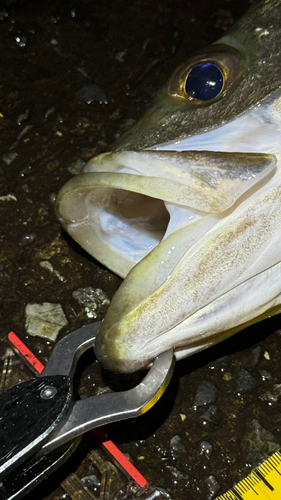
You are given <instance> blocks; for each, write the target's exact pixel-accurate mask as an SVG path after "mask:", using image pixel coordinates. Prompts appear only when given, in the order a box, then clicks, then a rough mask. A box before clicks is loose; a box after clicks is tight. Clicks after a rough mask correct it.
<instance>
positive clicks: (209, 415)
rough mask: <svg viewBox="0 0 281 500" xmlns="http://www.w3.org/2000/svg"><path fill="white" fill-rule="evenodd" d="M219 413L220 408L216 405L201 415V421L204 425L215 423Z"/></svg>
mask: <svg viewBox="0 0 281 500" xmlns="http://www.w3.org/2000/svg"><path fill="white" fill-rule="evenodd" d="M217 413H218V407H217V406H216V405H211V406H210V408H208V410H207V411H205V413H203V414H202V415H200V417H199V418H200V419H202V420H203V424H206V423H214V422H215V420H216V416H217Z"/></svg>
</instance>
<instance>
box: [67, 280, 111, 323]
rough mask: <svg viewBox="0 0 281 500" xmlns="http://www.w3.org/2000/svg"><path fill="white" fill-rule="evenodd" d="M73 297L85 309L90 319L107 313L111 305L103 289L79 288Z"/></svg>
mask: <svg viewBox="0 0 281 500" xmlns="http://www.w3.org/2000/svg"><path fill="white" fill-rule="evenodd" d="M72 296H73V298H74V299H75V300H77V302H79V304H81V305H82V306H84V307H85V312H86V315H87V317H88V318H94V319H95V318H97V317H98V315H99V314H100V313H102V312H105V310H106V309H107V307H108V305H109V304H110V300H109V299H108V297H107V295H106V293H105V292H104V291H103V290H102V289H101V288H93V287H91V286H88V287H85V288H78V290H75V291H74V292H73V293H72Z"/></svg>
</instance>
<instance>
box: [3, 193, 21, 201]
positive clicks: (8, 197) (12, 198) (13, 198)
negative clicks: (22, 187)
mask: <svg viewBox="0 0 281 500" xmlns="http://www.w3.org/2000/svg"><path fill="white" fill-rule="evenodd" d="M0 201H18V200H17V198H16V196H15V195H14V194H3V195H2V196H0Z"/></svg>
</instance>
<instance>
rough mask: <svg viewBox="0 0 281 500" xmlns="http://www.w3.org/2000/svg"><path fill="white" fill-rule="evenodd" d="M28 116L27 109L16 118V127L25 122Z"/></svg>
mask: <svg viewBox="0 0 281 500" xmlns="http://www.w3.org/2000/svg"><path fill="white" fill-rule="evenodd" d="M29 114H30V108H27V109H26V110H25V111H24V112H23V113H21V114H20V115H19V116H18V117H17V124H18V125H21V124H22V123H23V122H25V120H27V119H28V117H29Z"/></svg>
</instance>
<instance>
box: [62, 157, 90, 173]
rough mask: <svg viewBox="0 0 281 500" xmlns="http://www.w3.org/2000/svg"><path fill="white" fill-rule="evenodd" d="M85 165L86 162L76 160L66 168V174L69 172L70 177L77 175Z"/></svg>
mask: <svg viewBox="0 0 281 500" xmlns="http://www.w3.org/2000/svg"><path fill="white" fill-rule="evenodd" d="M84 165H86V162H85V161H83V160H81V159H80V158H78V160H76V161H75V162H74V163H72V164H71V165H70V166H69V167H67V170H68V172H70V173H71V174H72V175H77V174H80V173H81V171H82V168H83V167H84Z"/></svg>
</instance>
